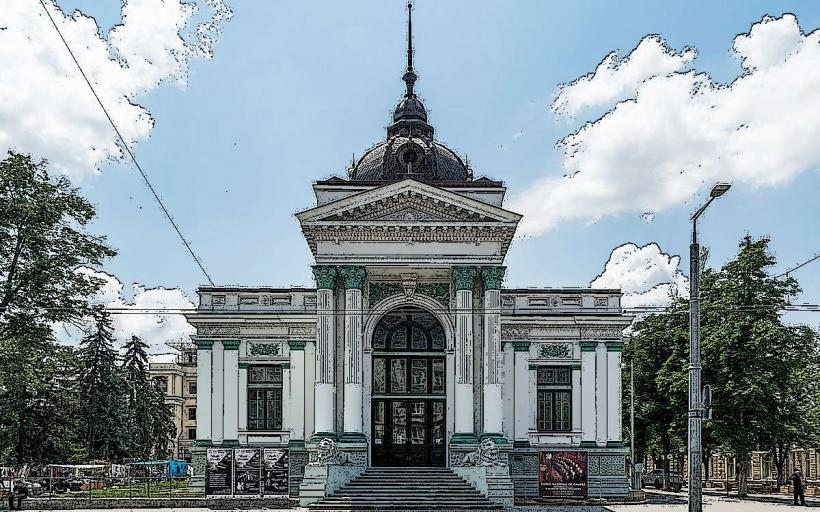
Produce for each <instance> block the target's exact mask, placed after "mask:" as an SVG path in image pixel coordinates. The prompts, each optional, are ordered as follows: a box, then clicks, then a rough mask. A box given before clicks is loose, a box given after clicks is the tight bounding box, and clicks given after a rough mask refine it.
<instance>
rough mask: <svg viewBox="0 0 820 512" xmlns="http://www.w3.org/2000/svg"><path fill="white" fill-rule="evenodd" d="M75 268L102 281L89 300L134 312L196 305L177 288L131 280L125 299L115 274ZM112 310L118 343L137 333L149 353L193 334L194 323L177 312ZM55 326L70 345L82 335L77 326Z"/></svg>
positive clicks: (178, 308) (60, 336)
mask: <svg viewBox="0 0 820 512" xmlns="http://www.w3.org/2000/svg"><path fill="white" fill-rule="evenodd" d="M78 272H80V273H82V274H85V275H87V276H92V277H96V278H98V279H101V280H102V281H103V282H104V284H103V286H102V287H101V288H100V291H99V292H98V293H97V294H96V295H95V296H94V297H93V299H92V301H93V302H94V303H97V304H102V305H104V306H106V307H107V308H114V309H124V310H133V311H134V312H135V313H136V312H140V311H145V310H156V309H171V310H180V309H193V308H194V307H195V306H194V303H193V302H192V301H191V300H190V299H189V298H188V297H187V296H186V295H185V293H184V292H183V291H182V290H180V289H178V288H163V287H157V288H146V287H145V286H143V285H141V284H138V283H134V284H132V285H131V292H132V299H131V300H128V299H126V298H125V296H124V295H123V289H124V286H123V284H122V283H121V282H120V280H119V279H117V278H116V277H115V276H113V275H111V274H108V273H106V272H101V271H96V270H92V269H89V268H80V269H78ZM112 313H113V314H112V315H111V318H112V320H113V323H114V335H115V336H116V338H117V340H118V341H119V342H120V343H121V342H124V341H126V340H128V339H130V338H131V336H132V335H133V336H139V337H140V338H142V340H143V341H145V342H146V343H147V344H148V345H149V346H150V348H149V353H150V354H161V353H168V352H171V349H170V348H169V347H168V346H167V345H166V343H168V342H172V341H188V340H189V338H188V336H189V335H191V334H194V329H193V327H191V325H190V324H189V323H188V321H187V320H185V317H183V316H182V315H180V314H159V313H154V312H151V311H146V312H145V313H140V314H135V313H129V312H128V311H125V312H124V313H119V314H118V313H115V312H112ZM54 330H55V333H56V335H57V338H58V339H59V340H60V341H61V342H63V343H67V344H72V345H76V344H78V343H79V341H80V339H81V338H82V336H83V335H84V333H83V332H82V331H81V330H80V329H78V328H75V327H73V326H65V325H62V324H60V325H56V326H55V328H54ZM166 359H167V358H166Z"/></svg>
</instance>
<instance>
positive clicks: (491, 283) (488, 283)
mask: <svg viewBox="0 0 820 512" xmlns="http://www.w3.org/2000/svg"><path fill="white" fill-rule="evenodd" d="M506 271H507V267H481V279H482V280H483V281H484V289H485V290H500V289H501V282H502V281H503V280H504V273H505V272H506Z"/></svg>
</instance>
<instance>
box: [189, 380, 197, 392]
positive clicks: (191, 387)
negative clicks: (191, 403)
mask: <svg viewBox="0 0 820 512" xmlns="http://www.w3.org/2000/svg"><path fill="white" fill-rule="evenodd" d="M188 394H189V395H196V382H189V383H188Z"/></svg>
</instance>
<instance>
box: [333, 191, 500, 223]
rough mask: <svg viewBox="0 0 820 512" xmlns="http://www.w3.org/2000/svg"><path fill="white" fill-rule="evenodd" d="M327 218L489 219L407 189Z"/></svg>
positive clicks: (468, 220) (368, 219)
mask: <svg viewBox="0 0 820 512" xmlns="http://www.w3.org/2000/svg"><path fill="white" fill-rule="evenodd" d="M325 220H327V221H364V222H367V221H407V222H487V221H493V220H495V219H491V218H488V217H487V216H485V215H482V214H480V213H477V212H473V211H471V210H469V209H466V208H464V207H462V206H460V205H457V204H453V203H449V202H445V201H442V200H440V199H434V198H431V197H427V196H425V195H423V194H418V193H409V192H407V191H405V192H403V193H401V194H397V195H394V196H390V197H386V198H382V199H377V200H375V201H373V202H370V203H366V204H362V205H358V206H356V207H354V208H351V209H348V210H343V211H340V212H337V213H335V214H333V215H331V216H328V217H327V218H326V219H325Z"/></svg>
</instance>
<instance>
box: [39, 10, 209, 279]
mask: <svg viewBox="0 0 820 512" xmlns="http://www.w3.org/2000/svg"><path fill="white" fill-rule="evenodd" d="M40 5H41V6H43V10H44V11H45V12H46V16H48V19H49V20H51V24H52V25H53V26H54V30H56V31H57V35H59V36H60V39H61V40H62V41H63V44H64V45H65V47H66V50H68V53H69V55H71V59H72V60H73V61H74V64H76V65H77V69H78V70H79V71H80V74H81V75H82V76H83V79H85V83H86V84H88V88H89V89H91V94H93V95H94V98H95V99H96V100H97V103H98V104H99V105H100V108H101V109H102V111H103V113H104V114H105V117H106V118H108V122H109V123H110V124H111V127H112V128H113V129H114V132H115V133H116V134H117V137H118V138H119V139H120V142H121V143H122V147H123V148H124V149H125V151H126V152H127V153H128V156H130V157H131V160H132V161H133V162H134V165H135V166H136V168H137V170H138V171H139V173H140V175H141V176H142V179H143V181H145V185H146V186H147V187H148V190H150V191H151V194H153V196H154V199H156V201H157V203H158V204H159V206H160V208H161V209H162V212H163V213H164V214H165V217H166V218H167V219H168V221H169V222H170V223H171V226H172V227H173V228H174V231H176V233H177V235H179V238H180V240H182V243H183V244H184V245H185V248H186V249H188V252H189V253H190V254H191V257H192V258H193V259H194V262H196V264H197V266H198V267H199V269H200V270H201V271H202V273H203V274H205V278H206V279H208V282H209V283H210V284H211V286H214V281H213V279H211V276H210V274H208V271H207V270H205V267H204V265H203V264H202V261H201V260H200V258H199V257H198V256H197V255H196V253H195V252H194V249H193V248H192V247H191V244H190V243H188V240H186V239H185V237H184V236H183V235H182V231H181V230H180V229H179V226H178V225H177V223H176V222H175V221H174V218H173V217H172V216H171V213H170V212H169V211H168V208H166V207H165V204H164V203H163V202H162V200H161V199H160V198H159V194H157V191H156V190H155V189H154V187H153V185H151V182H150V181H149V180H148V176H147V174H146V173H145V171H143V170H142V167H141V166H140V164H139V162H137V159H136V157H135V156H134V153H132V152H131V148H129V147H128V144H127V143H126V142H125V138H124V137H123V136H122V134H121V133H120V130H119V129H118V128H117V125H116V124H114V120H113V119H111V116H110V115H109V114H108V110H107V109H106V108H105V105H103V102H102V100H101V99H100V97H99V96H98V95H97V91H96V90H95V89H94V86H93V85H91V81H90V80H89V79H88V76H86V74H85V71H83V68H82V66H80V63H79V61H78V60H77V57H75V56H74V52H73V51H72V50H71V47H70V46H69V45H68V42H67V41H66V40H65V37H63V33H62V32H60V28H59V27H58V26H57V22H56V21H54V18H53V17H52V16H51V13H50V12H49V10H48V7H46V4H45V1H44V0H40Z"/></svg>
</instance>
